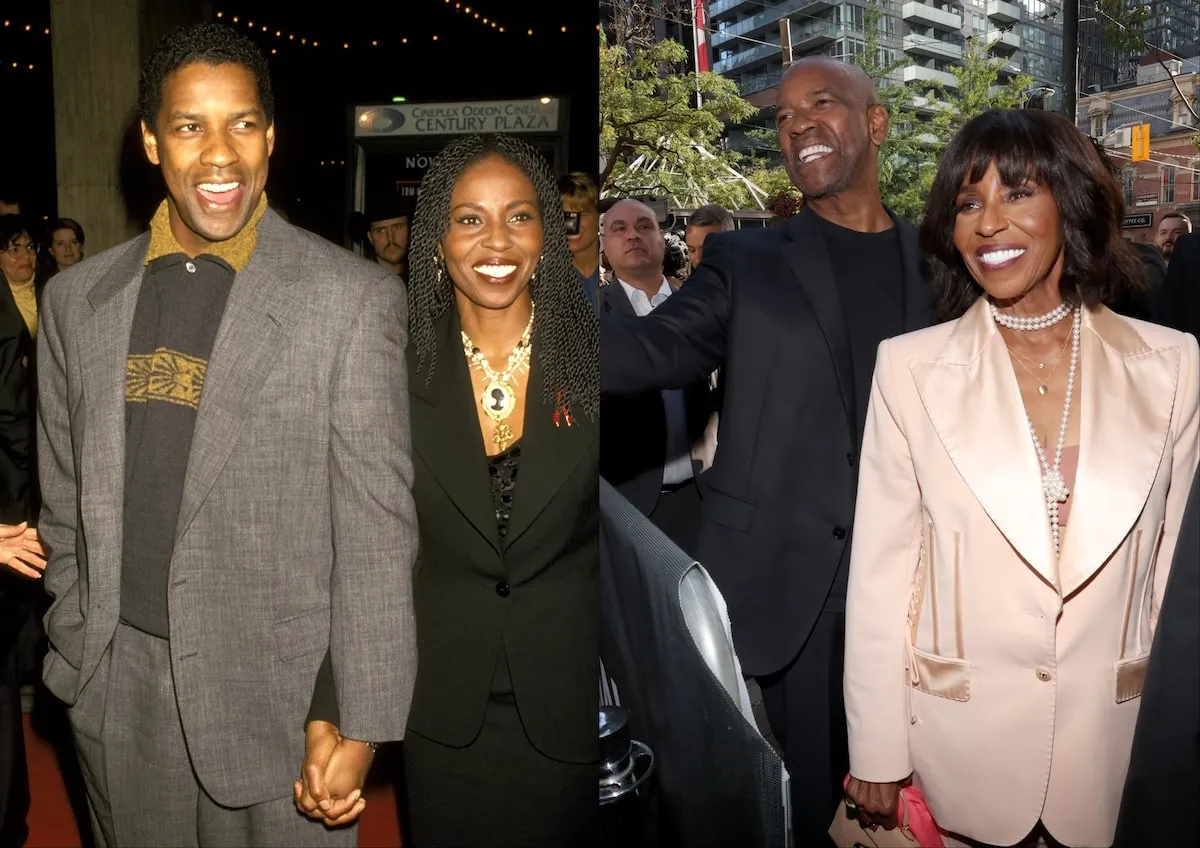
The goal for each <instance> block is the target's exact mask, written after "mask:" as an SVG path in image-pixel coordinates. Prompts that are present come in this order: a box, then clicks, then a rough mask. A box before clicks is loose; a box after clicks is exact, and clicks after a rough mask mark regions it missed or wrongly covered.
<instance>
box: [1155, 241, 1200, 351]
mask: <svg viewBox="0 0 1200 848" xmlns="http://www.w3.org/2000/svg"><path fill="white" fill-rule="evenodd" d="M1158 308H1159V314H1158V316H1157V317H1158V323H1160V324H1165V325H1166V326H1168V327H1173V328H1174V329H1176V330H1182V331H1183V332H1185V333H1191V334H1192V335H1193V336H1196V337H1197V338H1200V232H1197V233H1188V234H1186V235H1182V236H1180V237H1179V238H1178V239H1177V240H1176V242H1175V251H1174V253H1172V254H1171V262H1170V264H1169V265H1168V266H1167V277H1166V279H1165V280H1163V284H1162V290H1161V292H1160V293H1159V297H1158Z"/></svg>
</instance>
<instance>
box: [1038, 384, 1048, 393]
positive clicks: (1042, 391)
mask: <svg viewBox="0 0 1200 848" xmlns="http://www.w3.org/2000/svg"><path fill="white" fill-rule="evenodd" d="M1046 391H1047V390H1046V385H1045V383H1043V384H1042V385H1040V386H1038V394H1039V395H1044V394H1046Z"/></svg>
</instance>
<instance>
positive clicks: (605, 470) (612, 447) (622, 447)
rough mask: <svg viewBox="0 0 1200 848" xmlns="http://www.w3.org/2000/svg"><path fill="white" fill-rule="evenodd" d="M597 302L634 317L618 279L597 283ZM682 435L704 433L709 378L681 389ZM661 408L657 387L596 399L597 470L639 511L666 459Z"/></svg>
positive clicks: (645, 508) (647, 509) (645, 507)
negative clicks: (684, 416)
mask: <svg viewBox="0 0 1200 848" xmlns="http://www.w3.org/2000/svg"><path fill="white" fill-rule="evenodd" d="M597 296H598V308H599V309H600V310H601V311H604V312H612V313H615V314H618V315H622V316H625V317H628V318H637V313H636V312H634V311H633V304H632V303H630V302H629V297H628V295H626V294H625V290H624V289H623V288H621V286H620V284H619V283H613V284H612V285H607V286H604V287H602V288H600V289H599V291H598V295H597ZM683 399H684V408H685V410H686V414H687V441H688V444H689V445H692V444H695V443H696V442H697V441H698V440H700V439H701V438H702V437H703V435H704V429H705V427H706V426H707V425H708V419H709V416H710V415H711V413H712V411H713V408H714V405H713V391H712V390H711V389H710V388H709V380H708V379H707V378H705V379H704V380H699V381H697V382H695V383H692V384H691V385H689V386H688V387H687V388H685V389H684V395H683ZM666 454H667V412H666V408H665V407H664V406H663V400H662V395H661V394H660V393H659V392H657V391H651V392H641V393H640V394H636V395H606V396H604V397H603V398H602V399H601V401H600V476H601V477H603V478H604V479H605V480H607V481H608V482H609V483H611V484H612V485H613V486H615V487H616V488H617V491H619V492H620V493H621V494H622V495H623V496H624V497H625V498H626V499H627V500H628V501H629V502H630V503H632V504H633V505H634V506H635V507H636V508H637V510H638V512H640V513H642V514H643V515H650V513H652V512H653V511H654V508H655V507H656V506H657V505H658V498H659V495H660V494H661V493H662V481H663V477H662V475H663V466H664V465H665V464H666V461H667V455H666Z"/></svg>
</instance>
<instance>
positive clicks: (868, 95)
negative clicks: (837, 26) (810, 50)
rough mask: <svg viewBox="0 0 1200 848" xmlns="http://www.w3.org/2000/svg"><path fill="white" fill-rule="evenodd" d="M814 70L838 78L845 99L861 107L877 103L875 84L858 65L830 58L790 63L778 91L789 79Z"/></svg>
mask: <svg viewBox="0 0 1200 848" xmlns="http://www.w3.org/2000/svg"><path fill="white" fill-rule="evenodd" d="M815 68H819V69H821V70H823V71H825V72H827V73H828V74H831V75H832V76H834V77H835V78H836V77H840V78H841V85H840V86H839V88H840V89H841V91H842V94H843V95H844V96H846V97H847V98H853V99H854V100H855V101H856V102H858V103H860V104H862V105H863V106H874V105H875V104H877V103H878V102H879V96H878V95H877V94H876V92H875V83H874V81H873V80H872V79H871V78H870V77H869V76H867V72H866V71H864V70H863V69H862V68H860V67H859V66H858V65H854V64H851V63H850V62H843V61H841V60H840V59H834V58H832V57H830V56H805V57H804V58H803V59H798V60H796V61H795V62H792V64H791V65H789V66H788V69H787V70H786V71H784V72H783V78H782V80H781V81H780V91H782V89H783V83H784V82H786V81H787V80H788V78H789V77H794V76H800V75H802V74H804V73H805V71H809V70H813V69H815Z"/></svg>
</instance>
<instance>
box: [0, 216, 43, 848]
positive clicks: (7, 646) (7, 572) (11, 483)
mask: <svg viewBox="0 0 1200 848" xmlns="http://www.w3.org/2000/svg"><path fill="white" fill-rule="evenodd" d="M27 239H28V233H26V232H25V227H24V224H23V223H21V221H20V219H19V218H17V217H16V216H3V217H0V245H3V247H2V248H0V268H4V269H5V274H4V276H5V279H7V276H8V274H9V273H12V274H13V276H14V277H23V276H24V275H25V271H23V270H21V269H22V268H25V267H26V263H28V262H30V261H31V259H30V255H29V251H28V250H27V249H25V248H24V247H23V245H24V244H25V243H26V241H27ZM6 288H7V286H6ZM31 341H32V339H31V336H30V332H29V328H28V325H27V324H26V322H25V319H24V317H23V316H22V314H21V312H20V311H19V310H18V309H17V307H16V304H15V302H14V301H13V300H12V299H11V298H0V845H6V846H8V845H23V844H24V842H25V839H26V837H27V835H28V832H29V829H28V825H27V822H26V818H27V816H28V813H29V803H30V796H29V775H28V772H27V769H26V763H25V733H24V724H23V720H22V711H21V685H22V683H23V682H24V681H25V678H26V677H27V676H28V675H29V674H30V673H32V672H34V671H36V665H35V659H36V651H31V650H29V647H30V645H31V640H34V641H37V640H38V638H39V637H40V635H41V628H40V626H38V625H39V622H38V621H37V617H36V616H37V610H38V603H39V601H40V600H41V598H42V597H43V593H42V589H41V585H40V582H39V581H40V579H41V576H42V570H43V569H44V567H45V552H44V550H43V549H42V545H41V540H40V538H39V536H38V531H37V530H36V528H35V527H32V526H30V525H31V523H36V521H35V519H36V512H35V510H34V499H33V498H32V497H31V488H32V487H33V485H34V484H33V475H32V473H31V470H32V465H33V461H34V460H33V427H32V422H33V406H32V404H31V403H30V388H31V386H30V382H31V377H32V375H31V371H30V368H29V367H28V365H27V362H29V361H30V360H31V359H32V348H31Z"/></svg>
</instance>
